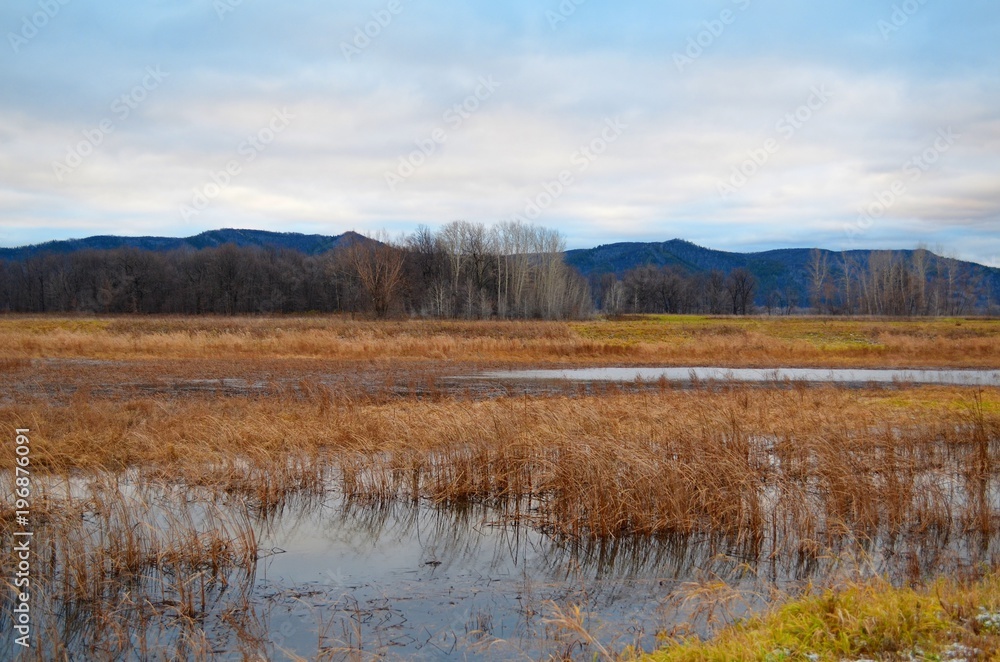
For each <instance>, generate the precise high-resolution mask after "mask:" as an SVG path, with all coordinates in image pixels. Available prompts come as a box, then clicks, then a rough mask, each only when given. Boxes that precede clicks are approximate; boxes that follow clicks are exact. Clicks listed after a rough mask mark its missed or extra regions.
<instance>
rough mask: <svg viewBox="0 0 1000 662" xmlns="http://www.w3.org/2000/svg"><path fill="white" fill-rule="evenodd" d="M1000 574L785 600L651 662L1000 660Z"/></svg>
mask: <svg viewBox="0 0 1000 662" xmlns="http://www.w3.org/2000/svg"><path fill="white" fill-rule="evenodd" d="M998 612H1000V575H997V574H989V575H987V576H986V577H985V578H983V579H981V580H979V581H976V582H958V581H954V580H945V579H939V580H938V581H936V582H935V583H933V584H930V585H927V586H922V587H918V588H909V587H902V588H900V587H894V586H892V585H890V584H889V583H888V582H886V581H884V580H881V579H874V580H869V581H865V582H850V583H847V584H844V585H841V586H838V587H836V588H828V589H826V590H822V591H812V592H809V593H807V594H806V595H805V596H803V597H799V598H796V599H791V600H788V601H787V602H784V603H783V604H780V605H779V606H777V607H776V608H774V609H773V610H771V611H770V612H769V613H767V614H764V615H762V616H757V617H753V618H750V619H748V620H746V621H744V622H741V623H737V624H735V625H731V626H729V627H726V628H724V629H722V630H720V631H718V632H717V633H716V634H715V635H714V636H712V637H710V638H709V639H708V640H705V641H702V640H699V639H695V638H691V639H683V638H678V639H675V640H670V641H667V642H665V646H664V648H663V649H662V650H659V651H656V652H653V653H650V654H648V655H647V656H646V657H645V658H644V659H645V660H647V661H649V662H695V661H714V660H718V661H720V662H721V661H723V660H775V661H776V660H857V659H879V660H909V659H922V660H941V659H968V660H972V659H983V660H987V659H989V660H993V659H998V655H1000V613H998Z"/></svg>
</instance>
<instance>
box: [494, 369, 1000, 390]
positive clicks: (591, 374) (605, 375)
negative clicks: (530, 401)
mask: <svg viewBox="0 0 1000 662" xmlns="http://www.w3.org/2000/svg"><path fill="white" fill-rule="evenodd" d="M481 377H484V378H488V379H503V380H517V379H562V380H570V381H611V382H631V381H636V380H643V381H656V380H658V379H666V380H667V381H692V380H702V381H708V380H713V381H736V382H783V381H786V380H787V381H803V382H822V383H838V384H866V383H878V384H892V383H901V384H905V383H912V384H957V385H962V386H998V385H1000V371H996V370H860V369H859V370H849V369H829V368H763V369H762V368H711V367H698V368H581V369H576V370H512V371H507V372H488V373H484V374H483V375H481Z"/></svg>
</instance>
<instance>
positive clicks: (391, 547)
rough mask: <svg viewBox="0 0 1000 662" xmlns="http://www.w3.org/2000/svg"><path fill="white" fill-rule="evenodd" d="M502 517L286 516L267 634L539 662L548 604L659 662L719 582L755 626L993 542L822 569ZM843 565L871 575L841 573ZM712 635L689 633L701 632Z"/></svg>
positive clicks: (305, 642) (300, 512)
mask: <svg viewBox="0 0 1000 662" xmlns="http://www.w3.org/2000/svg"><path fill="white" fill-rule="evenodd" d="M499 517H500V515H499V513H498V511H496V510H492V509H490V508H486V507H482V506H466V507H460V508H459V507H434V506H433V505H431V504H427V503H421V504H420V505H415V504H408V503H397V504H393V505H387V506H381V505H380V506H374V505H346V506H345V505H343V504H341V503H340V502H339V500H338V499H336V498H332V499H330V500H328V501H326V502H325V503H324V504H322V505H320V504H316V503H314V504H312V505H311V506H310V507H308V508H301V509H289V510H286V512H285V513H284V514H282V515H281V516H279V517H278V518H276V519H275V520H274V523H273V524H272V525H271V526H270V527H269V528H268V529H267V530H266V531H265V532H263V533H262V534H261V536H260V545H261V547H262V548H263V549H264V550H265V551H266V550H268V549H270V548H280V550H284V551H283V552H279V553H276V554H274V555H272V556H267V557H266V558H264V559H262V561H261V562H260V564H259V565H258V572H257V578H258V582H257V585H256V588H255V596H256V598H255V599H256V600H257V601H258V603H259V604H260V605H262V607H263V609H264V611H266V612H267V613H268V618H269V630H270V631H271V632H277V633H279V634H278V637H279V639H280V640H281V641H283V642H284V644H283V645H285V646H287V647H291V648H295V649H297V651H298V652H299V653H300V654H304V655H311V654H315V648H316V642H317V631H318V630H320V629H324V628H325V630H326V631H327V632H328V635H329V637H330V641H331V642H332V643H330V645H331V646H356V645H358V644H357V642H358V640H359V639H360V641H361V642H362V644H363V645H364V647H365V650H366V651H369V652H382V653H386V654H388V655H389V656H390V657H399V658H405V659H413V658H422V659H440V658H442V657H455V658H457V659H464V658H467V657H473V658H475V657H478V655H477V653H481V654H482V657H484V658H496V657H510V656H513V655H515V654H517V653H519V652H520V653H526V654H527V655H528V656H529V657H530V658H531V659H537V658H539V657H544V656H545V655H546V654H547V653H551V652H552V651H553V650H557V648H554V646H555V644H554V643H553V642H552V641H550V640H547V639H546V636H547V635H546V627H545V623H544V622H543V619H545V618H546V617H548V616H551V615H552V607H551V603H555V604H557V605H560V606H561V607H567V606H568V605H572V604H576V605H579V606H580V607H581V609H582V610H583V612H584V614H585V615H586V618H587V625H588V628H590V629H592V630H593V634H595V635H596V636H597V637H598V638H599V639H600V640H601V641H602V643H603V644H604V645H608V646H611V647H615V648H619V649H620V648H622V647H624V646H626V645H629V644H635V643H639V644H640V645H642V646H644V647H646V648H647V649H648V648H650V647H653V646H654V645H655V639H654V636H655V634H656V632H657V631H658V630H662V629H664V628H667V629H669V628H671V627H673V626H675V625H678V624H681V625H683V624H684V623H685V621H687V620H688V619H689V618H690V616H691V611H690V610H691V609H692V608H693V605H696V604H697V602H694V603H691V604H688V605H686V606H684V605H681V604H680V601H679V599H678V596H683V595H684V592H683V591H684V589H685V585H687V586H688V587H690V585H691V583H692V582H698V581H701V580H713V579H721V580H723V581H725V582H727V583H728V584H729V585H731V586H734V587H736V588H739V589H741V590H742V591H744V595H745V596H746V598H745V599H746V603H745V604H743V603H741V604H737V605H736V606H735V607H734V610H735V613H745V610H746V608H747V606H750V607H752V608H759V607H760V606H761V605H762V604H763V602H762V601H763V600H764V598H763V597H762V596H765V595H767V594H768V592H769V590H770V588H773V587H777V588H781V589H786V590H794V589H795V587H796V586H799V585H801V583H803V582H805V581H807V580H820V581H822V580H823V579H824V578H826V577H828V576H830V573H833V574H834V575H835V574H836V573H838V572H845V573H847V574H853V573H854V572H855V571H857V570H859V569H860V570H861V571H862V572H864V571H872V572H877V573H879V574H887V575H889V576H893V577H897V578H898V577H901V576H903V575H902V573H903V572H904V570H903V569H902V568H903V566H904V564H907V563H910V562H911V561H910V559H912V558H914V555H916V558H917V559H918V564H920V565H921V566H922V568H921V570H922V572H925V573H936V572H941V571H942V570H944V569H951V568H955V567H957V566H967V565H968V564H969V563H972V562H977V561H982V560H984V559H988V558H991V557H992V554H993V552H994V549H993V545H992V542H995V541H988V542H990V543H991V544H988V545H987V546H986V547H980V546H979V544H978V543H977V542H976V541H973V540H971V539H968V538H967V537H963V536H955V537H952V538H948V539H944V540H932V539H923V540H910V541H908V540H905V539H904V537H902V536H897V537H896V538H895V539H893V540H892V541H891V542H890V541H889V539H887V538H879V539H878V540H876V541H874V542H873V541H863V542H857V541H845V542H844V543H843V545H842V546H840V547H838V548H836V549H832V550H824V551H822V552H821V554H820V555H819V556H820V558H818V559H817V558H815V557H810V558H801V557H798V556H796V555H795V554H794V553H791V552H789V551H788V549H787V548H785V549H784V551H782V552H780V553H779V554H774V555H772V554H771V552H772V551H773V549H774V546H773V545H774V544H777V545H780V546H783V545H784V544H785V543H787V541H782V540H776V541H766V540H765V541H763V542H761V543H760V545H759V546H742V547H741V546H738V545H735V544H733V543H732V542H731V541H727V540H724V539H710V538H706V537H704V536H688V537H676V538H670V539H655V538H632V539H628V538H626V539H619V540H612V541H603V542H602V541H575V542H572V541H557V540H554V539H552V538H550V537H548V536H547V535H545V534H543V533H541V532H539V531H537V530H534V529H532V528H530V527H529V526H524V525H521V526H517V525H515V524H511V523H506V524H504V523H502V522H500V521H499V519H498V518H499ZM840 553H844V554H846V556H845V558H848V557H850V558H854V559H858V558H860V559H863V560H862V561H856V560H855V561H846V562H842V561H837V560H834V559H833V557H834V556H836V555H837V554H840ZM826 555H829V558H824V556H826ZM858 564H860V565H858ZM945 571H947V570H945ZM550 601H551V602H550ZM703 626H704V623H703V622H696V623H692V627H693V628H694V629H695V631H699V632H703V631H704V630H703ZM480 630H481V631H484V633H483V634H477V632H476V631H480ZM282 633H283V634H282ZM496 639H499V640H503V641H502V643H498V642H497V641H495V640H496ZM491 641H492V642H493V644H492V647H491V648H487V649H485V650H482V649H479V648H477V647H478V646H481V645H485V644H486V643H487V642H491Z"/></svg>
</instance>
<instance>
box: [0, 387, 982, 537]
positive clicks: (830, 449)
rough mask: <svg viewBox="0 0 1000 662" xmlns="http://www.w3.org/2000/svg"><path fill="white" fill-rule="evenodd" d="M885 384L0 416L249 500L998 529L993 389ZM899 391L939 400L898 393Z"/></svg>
mask: <svg viewBox="0 0 1000 662" xmlns="http://www.w3.org/2000/svg"><path fill="white" fill-rule="evenodd" d="M885 393H886V392H885V391H882V390H878V389H858V390H852V389H840V388H833V387H823V388H797V389H761V388H753V387H747V386H739V387H724V388H714V387H711V386H707V387H704V388H698V389H692V390H672V389H670V388H669V387H668V385H662V389H661V390H660V391H644V392H640V393H632V394H619V395H602V396H581V397H549V398H527V397H507V398H498V399H495V400H483V401H472V402H467V401H461V400H456V399H452V398H445V399H441V400H438V401H434V400H415V399H403V400H399V401H390V402H388V403H382V404H370V403H367V402H365V401H360V402H359V401H354V400H351V399H339V398H338V397H337V396H336V394H334V393H330V392H329V391H328V390H326V389H325V388H324V387H314V388H312V389H310V390H308V391H306V392H299V393H296V394H295V395H294V396H292V395H289V396H287V397H281V398H266V399H256V398H229V399H223V400H218V401H203V400H196V399H180V400H165V399H136V400H130V401H125V402H110V401H106V400H100V399H92V400H88V399H85V398H83V397H78V398H77V399H76V400H74V401H73V402H72V403H70V404H69V405H66V406H59V405H52V404H46V403H40V404H34V405H30V406H18V407H0V420H5V421H10V423H8V425H11V426H12V427H13V426H17V427H31V428H33V429H37V430H38V432H37V433H35V436H34V437H33V439H32V444H33V451H32V452H33V456H32V463H33V466H35V467H36V470H43V469H44V470H47V471H50V472H54V473H60V474H66V473H68V472H72V471H78V470H85V471H123V470H126V469H129V468H133V467H135V468H138V469H139V470H140V471H141V472H142V473H143V474H144V475H145V476H146V477H149V478H151V479H154V480H156V481H158V482H166V483H171V482H174V483H183V484H187V485H196V486H199V487H204V488H208V489H213V490H215V491H217V492H218V493H224V494H238V495H240V496H241V497H244V498H246V499H248V502H249V503H250V504H251V507H252V508H254V509H256V510H259V511H261V512H267V511H268V510H270V509H273V508H275V507H280V504H281V502H282V500H283V499H285V498H287V497H288V496H290V495H292V494H298V493H310V492H316V491H321V490H322V489H324V486H326V485H328V484H329V482H328V480H329V479H330V478H334V479H336V481H337V483H338V485H339V488H340V489H341V490H342V491H343V494H344V495H345V496H346V497H347V498H351V499H357V500H361V501H365V502H371V503H374V502H388V501H396V500H419V499H427V500H431V501H433V502H435V503H439V504H455V503H466V502H481V503H488V504H491V505H495V506H498V507H501V508H504V509H506V510H507V511H508V512H509V513H510V514H511V516H512V517H519V518H524V519H525V520H526V521H528V522H529V523H531V524H534V525H535V526H538V527H539V528H542V529H543V530H546V531H549V532H552V533H554V534H558V535H563V536H570V537H608V536H622V535H677V534H692V533H714V534H724V535H728V536H732V537H733V538H734V539H736V540H738V541H739V543H740V544H742V545H748V546H751V547H755V548H758V549H759V548H760V547H761V545H762V543H763V542H765V541H770V543H769V544H771V545H772V547H773V546H778V547H780V548H781V549H782V550H784V551H786V552H788V551H795V552H800V553H815V552H816V550H819V549H825V548H826V546H828V545H830V544H831V543H832V541H835V540H837V539H839V538H842V537H844V536H854V537H870V536H874V535H876V534H880V533H889V534H902V533H907V532H920V533H922V534H926V535H939V536H947V535H950V534H951V533H953V532H954V531H955V530H958V529H961V530H966V529H971V530H977V531H979V532H980V533H981V534H982V535H984V536H990V535H992V533H993V532H994V530H995V529H996V526H997V523H998V522H997V521H996V513H995V512H994V505H993V503H992V499H991V498H990V496H989V495H990V494H991V490H992V489H994V485H995V480H996V478H997V475H998V472H1000V462H998V459H1000V458H998V455H997V454H998V452H1000V433H998V431H1000V417H998V416H997V414H996V413H995V412H994V411H993V410H992V408H991V407H989V406H988V404H989V403H992V402H995V401H996V400H997V398H998V395H997V392H996V391H995V390H984V391H982V392H973V391H970V390H962V389H958V388H955V389H946V388H935V389H931V390H927V391H923V390H921V389H898V390H894V391H892V392H891V394H890V395H891V397H890V398H886V397H885V395H884V394H885ZM899 397H904V398H912V399H920V398H925V399H929V400H931V401H934V402H936V403H938V404H935V405H934V406H928V407H927V408H925V409H917V408H914V407H907V408H900V407H898V406H896V404H895V401H894V399H895V398H899ZM959 403H961V406H959ZM41 422H44V424H40V423H41ZM529 503H531V504H533V508H531V509H526V508H525V506H526V505H527V504H529Z"/></svg>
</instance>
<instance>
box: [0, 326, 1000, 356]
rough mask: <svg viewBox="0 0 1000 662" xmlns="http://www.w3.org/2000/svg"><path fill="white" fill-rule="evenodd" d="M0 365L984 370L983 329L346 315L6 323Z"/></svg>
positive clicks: (992, 347)
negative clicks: (58, 361) (221, 362)
mask: <svg viewBox="0 0 1000 662" xmlns="http://www.w3.org/2000/svg"><path fill="white" fill-rule="evenodd" d="M0 347H2V348H3V349H2V353H0V362H2V361H8V362H15V363H14V364H11V365H12V366H14V367H16V366H17V365H23V364H22V363H17V362H23V361H25V360H27V359H32V358H46V359H52V358H84V359H108V360H114V361H130V360H150V359H164V360H165V359H202V360H204V359H213V360H214V359H226V360H239V361H253V360H257V359H260V358H262V357H266V358H269V359H294V358H297V359H325V360H347V361H358V360H361V361H369V360H376V361H386V360H390V359H391V360H394V361H439V362H442V361H459V362H474V363H503V364H510V365H538V364H552V363H560V364H578V365H635V364H664V365H667V364H669V365H704V364H708V365H721V366H730V367H736V366H759V367H790V366H803V367H805V366H829V367H835V366H853V367H862V366H869V367H944V366H949V367H970V368H971V367H984V368H995V367H997V366H998V365H1000V322H998V321H995V320H987V319H921V320H912V321H907V320H880V319H844V318H832V319H826V318H808V317H806V318H800V317H775V318H728V317H720V318H712V317H698V316H646V317H636V318H629V319H624V320H594V321H589V322H501V321H493V322H490V321H486V322H481V321H475V322H472V321H470V322H463V321H425V320H408V321H398V322H366V321H357V320H352V319H349V318H346V317H333V316H329V317H327V316H324V317H320V316H316V317H290V318H289V317H275V318H212V317H194V318H192V317H123V318H86V317H80V318H57V317H32V316H4V317H2V318H0Z"/></svg>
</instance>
